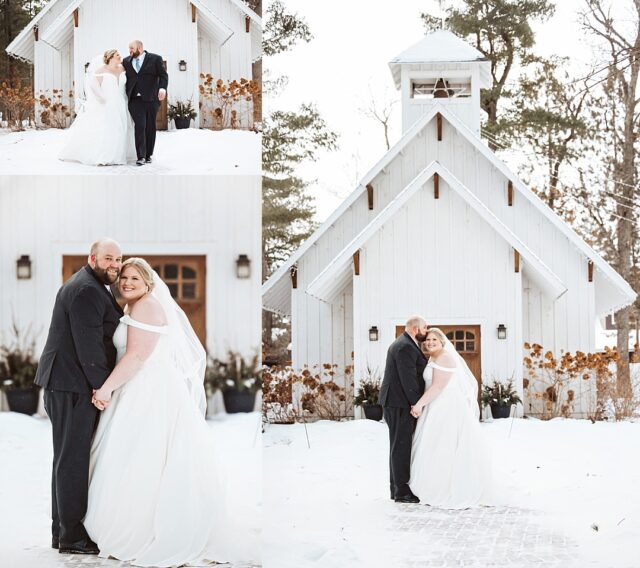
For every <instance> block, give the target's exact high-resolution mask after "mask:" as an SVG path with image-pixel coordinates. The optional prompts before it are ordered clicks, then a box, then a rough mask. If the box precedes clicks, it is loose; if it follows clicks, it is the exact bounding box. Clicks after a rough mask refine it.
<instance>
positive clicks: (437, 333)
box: [427, 327, 447, 347]
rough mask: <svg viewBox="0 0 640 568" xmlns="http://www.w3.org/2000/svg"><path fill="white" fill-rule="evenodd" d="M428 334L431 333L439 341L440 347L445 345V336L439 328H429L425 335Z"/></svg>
mask: <svg viewBox="0 0 640 568" xmlns="http://www.w3.org/2000/svg"><path fill="white" fill-rule="evenodd" d="M430 333H433V335H435V336H436V337H437V338H438V339H439V340H440V343H442V347H444V346H445V345H446V343H447V336H446V335H445V334H444V331H442V330H441V329H440V328H439V327H430V328H429V329H427V335H429V334H430Z"/></svg>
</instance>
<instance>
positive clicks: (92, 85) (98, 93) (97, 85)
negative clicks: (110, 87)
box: [89, 74, 104, 104]
mask: <svg viewBox="0 0 640 568" xmlns="http://www.w3.org/2000/svg"><path fill="white" fill-rule="evenodd" d="M89 89H91V92H92V93H93V96H94V97H95V98H96V100H97V101H98V102H99V103H100V104H104V97H103V96H102V77H100V76H98V75H95V74H94V75H92V76H91V79H90V80H89Z"/></svg>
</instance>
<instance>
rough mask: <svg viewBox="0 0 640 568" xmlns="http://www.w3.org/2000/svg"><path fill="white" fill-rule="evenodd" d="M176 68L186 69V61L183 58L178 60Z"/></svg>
mask: <svg viewBox="0 0 640 568" xmlns="http://www.w3.org/2000/svg"><path fill="white" fill-rule="evenodd" d="M178 69H180V71H186V70H187V62H186V61H185V60H184V59H181V60H180V61H178Z"/></svg>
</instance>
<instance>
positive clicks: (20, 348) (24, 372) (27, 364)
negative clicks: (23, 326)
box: [0, 322, 40, 415]
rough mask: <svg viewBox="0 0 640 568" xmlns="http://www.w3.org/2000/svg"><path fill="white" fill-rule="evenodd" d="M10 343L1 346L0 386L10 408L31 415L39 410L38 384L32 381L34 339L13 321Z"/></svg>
mask: <svg viewBox="0 0 640 568" xmlns="http://www.w3.org/2000/svg"><path fill="white" fill-rule="evenodd" d="M12 331H13V342H12V343H11V344H10V345H2V346H0V388H2V390H3V391H4V392H5V394H6V395H7V402H8V403H9V409H10V410H12V411H13V412H20V413H22V414H28V415H32V414H35V413H36V412H37V411H38V400H39V394H40V387H38V386H36V385H34V384H33V381H34V379H35V377H36V370H37V368H38V360H37V359H36V357H35V340H34V339H32V338H30V333H29V331H28V330H27V332H26V333H24V334H23V333H22V332H21V331H20V330H19V329H18V327H17V325H16V324H15V322H14V323H13V326H12Z"/></svg>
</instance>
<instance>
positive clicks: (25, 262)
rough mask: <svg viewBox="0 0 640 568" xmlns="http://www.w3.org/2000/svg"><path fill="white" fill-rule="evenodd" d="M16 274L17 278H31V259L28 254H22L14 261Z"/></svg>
mask: <svg viewBox="0 0 640 568" xmlns="http://www.w3.org/2000/svg"><path fill="white" fill-rule="evenodd" d="M16 275H17V276H18V280H30V279H31V259H30V258H29V255H28V254H23V255H22V256H21V257H20V258H19V259H18V260H17V262H16Z"/></svg>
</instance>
